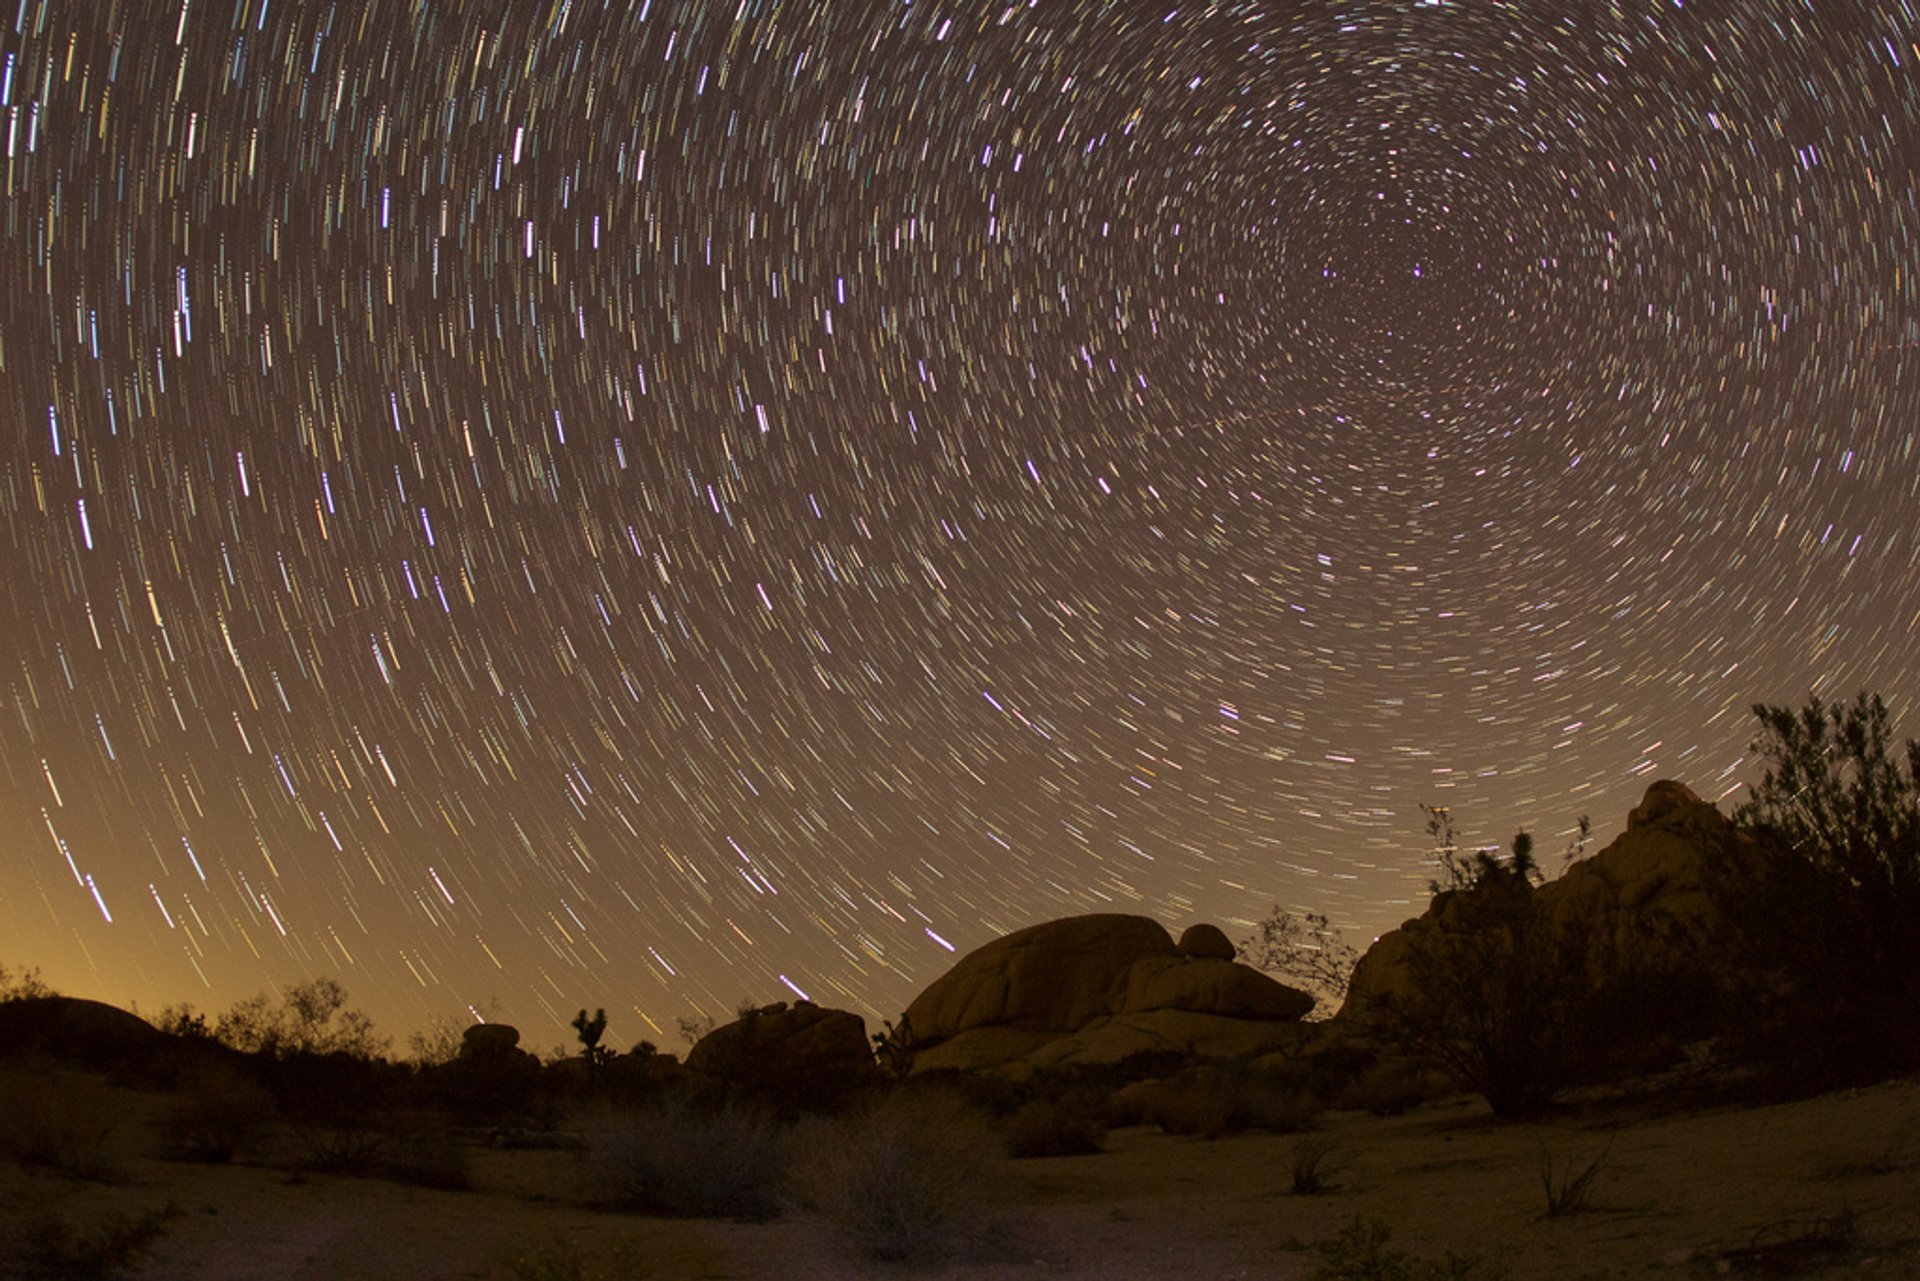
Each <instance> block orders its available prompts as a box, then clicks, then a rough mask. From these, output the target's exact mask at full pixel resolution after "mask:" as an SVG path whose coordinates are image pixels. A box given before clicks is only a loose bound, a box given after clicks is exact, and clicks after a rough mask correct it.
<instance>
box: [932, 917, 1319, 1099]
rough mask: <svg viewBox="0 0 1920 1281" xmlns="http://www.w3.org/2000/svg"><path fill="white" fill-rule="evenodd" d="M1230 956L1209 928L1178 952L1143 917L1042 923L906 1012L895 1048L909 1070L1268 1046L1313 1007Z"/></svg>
mask: <svg viewBox="0 0 1920 1281" xmlns="http://www.w3.org/2000/svg"><path fill="white" fill-rule="evenodd" d="M1232 956H1233V945H1232V944H1231V943H1229V942H1228V941H1227V937H1226V935H1225V934H1224V933H1222V932H1221V931H1220V929H1219V928H1218V927H1217V926H1212V925H1201V926H1194V927H1192V928H1189V929H1188V930H1187V932H1186V933H1185V934H1184V935H1182V936H1181V943H1180V945H1178V946H1176V945H1175V944H1174V941H1173V939H1172V937H1171V936H1170V935H1168V933H1167V931H1166V929H1165V928H1164V927H1162V926H1161V925H1160V923H1159V922H1157V921H1154V920H1152V919H1150V918H1148V917H1144V916H1124V915H1118V914H1096V915H1090V916H1071V917H1066V918H1063V919H1061V920H1055V921H1047V922H1044V923H1042V924H1040V925H1034V926H1029V927H1028V928H1026V929H1023V930H1018V931H1016V932H1014V933H1012V934H1009V935H1006V936H1005V937H1003V938H999V939H995V940H993V941H992V942H990V943H986V944H984V945H982V946H981V947H979V948H976V949H975V950H974V951H972V952H969V953H968V954H967V955H966V956H964V957H962V958H961V959H960V961H959V962H958V963H957V964H956V965H955V966H954V967H953V969H951V970H949V971H948V972H947V973H946V974H945V975H943V976H942V977H941V978H939V979H938V980H936V981H935V982H934V983H933V984H932V985H931V986H930V987H928V988H927V989H926V991H924V992H922V993H921V994H920V996H919V997H918V998H917V999H916V1000H915V1001H914V1002H913V1004H912V1005H910V1006H908V1007H907V1013H906V1017H905V1019H904V1020H903V1028H904V1034H903V1038H902V1039H903V1041H904V1042H905V1046H906V1048H907V1050H908V1051H909V1052H910V1053H911V1054H912V1057H913V1066H914V1070H915V1071H916V1072H925V1071H932V1070H938V1069H958V1070H962V1071H986V1070H1007V1071H1013V1072H1016V1073H1017V1072H1019V1071H1023V1070H1028V1069H1031V1068H1034V1067H1040V1066H1055V1065H1061V1064H1072V1063H1110V1062H1116V1061H1118V1060H1120V1059H1122V1058H1125V1057H1126V1056H1127V1055H1129V1054H1133V1053H1138V1052H1140V1051H1146V1050H1176V1051H1180V1052H1185V1053H1191V1054H1194V1055H1196V1056H1201V1057H1221V1058H1226V1057H1234V1056H1237V1055H1241V1054H1251V1053H1258V1052H1261V1051H1263V1050H1269V1049H1272V1048H1274V1047H1275V1046H1276V1045H1278V1044H1281V1043H1283V1042H1285V1041H1286V1040H1287V1039H1288V1037H1289V1035H1290V1031H1289V1029H1290V1028H1291V1027H1292V1025H1293V1024H1295V1023H1297V1022H1298V1021H1299V1020H1300V1019H1301V1018H1302V1017H1303V1016H1304V1015H1305V1014H1306V1013H1307V1012H1308V1011H1309V1010H1311V1009H1312V1008H1313V998H1312V997H1310V996H1308V995H1306V994H1305V993H1303V992H1298V991H1296V990H1294V989H1293V988H1289V987H1287V986H1285V985H1284V984H1281V983H1278V982H1276V981H1274V980H1273V979H1271V978H1269V977H1268V976H1267V975H1265V974H1262V973H1260V972H1259V971H1258V970H1255V969H1252V968H1251V967H1249V966H1245V965H1241V964H1238V963H1237V962H1235V961H1234V960H1233V959H1232Z"/></svg>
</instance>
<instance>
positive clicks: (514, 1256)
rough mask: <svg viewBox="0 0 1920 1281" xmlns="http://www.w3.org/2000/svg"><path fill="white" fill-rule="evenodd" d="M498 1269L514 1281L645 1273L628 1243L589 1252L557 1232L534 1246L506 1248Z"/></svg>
mask: <svg viewBox="0 0 1920 1281" xmlns="http://www.w3.org/2000/svg"><path fill="white" fill-rule="evenodd" d="M500 1266H501V1267H503V1268H505V1269H506V1271H507V1275H508V1276H510V1277H513V1278H514V1279H515V1281H632V1279H633V1278H636V1277H642V1276H645V1275H646V1274H647V1270H646V1268H645V1266H644V1263H643V1260H642V1257H641V1253H640V1250H639V1249H638V1247H636V1246H635V1245H634V1244H633V1243H632V1242H627V1241H623V1242H619V1243H618V1244H615V1245H612V1246H609V1247H608V1248H607V1249H605V1250H600V1251H589V1250H587V1249H585V1248H583V1247H581V1246H580V1245H578V1244H577V1243H575V1242H572V1241H569V1240H567V1239H566V1238H565V1237H563V1236H561V1235H559V1234H558V1233H555V1234H554V1235H553V1236H552V1237H550V1238H548V1239H547V1240H545V1241H543V1242H541V1243H540V1244H538V1245H515V1246H512V1247H509V1248H508V1249H507V1250H505V1251H504V1252H503V1253H502V1255H501V1259H500Z"/></svg>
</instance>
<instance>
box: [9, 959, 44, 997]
mask: <svg viewBox="0 0 1920 1281" xmlns="http://www.w3.org/2000/svg"><path fill="white" fill-rule="evenodd" d="M53 994H54V993H53V989H52V988H50V987H48V986H47V985H46V983H45V982H44V981H42V979H41V978H40V971H39V969H38V968H37V967H35V968H31V969H25V970H11V969H8V968H7V967H6V966H5V965H0V1001H29V1000H33V999H34V998H36V997H42V996H52V995H53Z"/></svg>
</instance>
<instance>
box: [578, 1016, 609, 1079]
mask: <svg viewBox="0 0 1920 1281" xmlns="http://www.w3.org/2000/svg"><path fill="white" fill-rule="evenodd" d="M573 1030H574V1031H575V1032H576V1033H578V1034H579V1037H580V1057H581V1058H583V1059H585V1060H586V1061H587V1080H588V1081H589V1082H591V1081H593V1080H594V1079H595V1078H596V1077H598V1076H599V1074H600V1069H601V1067H602V1066H604V1065H605V1063H606V1061H607V1060H608V1059H610V1058H612V1057H613V1051H612V1050H609V1049H607V1048H605V1047H604V1046H602V1045H601V1044H600V1037H601V1035H602V1034H603V1033H604V1032H606V1030H607V1012H606V1011H605V1010H595V1011H594V1012H593V1017H592V1018H588V1017H587V1012H586V1011H585V1010H581V1011H580V1012H579V1013H578V1014H576V1015H574V1016H573Z"/></svg>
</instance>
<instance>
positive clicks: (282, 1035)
mask: <svg viewBox="0 0 1920 1281" xmlns="http://www.w3.org/2000/svg"><path fill="white" fill-rule="evenodd" d="M213 1034H214V1036H215V1038H216V1039H218V1040H219V1041H220V1042H221V1044H223V1045H228V1046H231V1047H232V1048H234V1049H236V1050H240V1051H242V1052H243V1053H247V1054H265V1055H290V1054H345V1055H350V1056H352V1057H354V1058H359V1059H374V1058H378V1057H380V1056H381V1055H383V1054H385V1053H386V1050H387V1044H388V1042H387V1039H386V1038H385V1037H383V1036H380V1035H379V1034H377V1033H376V1032H375V1031H374V1030H373V1021H372V1020H371V1019H369V1018H368V1017H367V1016H366V1015H365V1014H363V1013H361V1012H360V1011H359V1010H355V1009H350V1008H348V1006H347V990H346V989H345V988H344V987H342V986H340V983H339V981H338V980H336V979H331V978H317V979H311V980H309V981H307V982H305V983H296V984H294V985H293V986H292V987H290V988H288V989H287V990H286V993H285V994H284V995H283V996H282V997H281V998H280V1000H278V1001H275V1000H274V999H273V998H271V997H269V996H268V995H267V994H266V993H264V992H262V993H261V994H259V995H258V996H252V997H248V998H247V999H246V1000H244V1001H241V1002H240V1003H238V1004H237V1005H235V1006H234V1007H233V1008H232V1009H230V1010H228V1011H227V1012H226V1013H225V1014H222V1015H221V1016H220V1018H219V1021H218V1022H217V1023H215V1024H214V1029H213Z"/></svg>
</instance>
